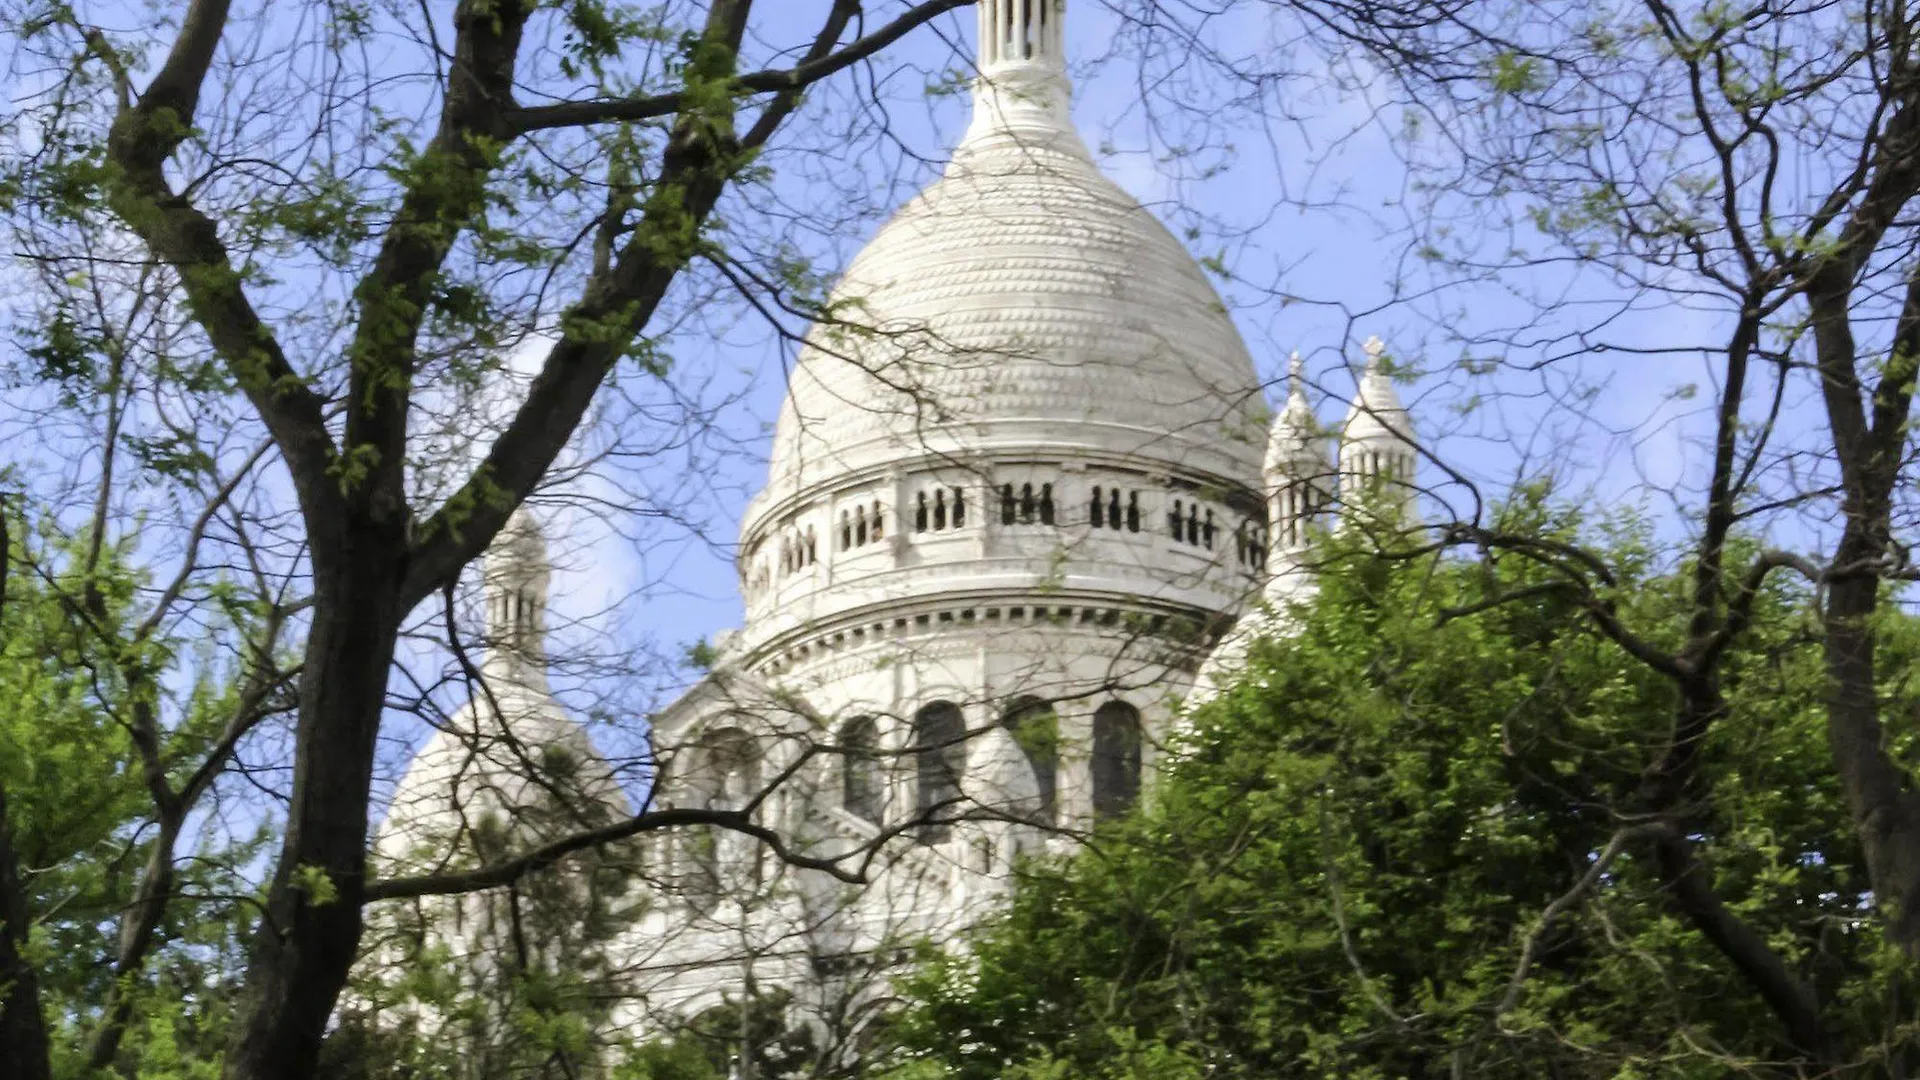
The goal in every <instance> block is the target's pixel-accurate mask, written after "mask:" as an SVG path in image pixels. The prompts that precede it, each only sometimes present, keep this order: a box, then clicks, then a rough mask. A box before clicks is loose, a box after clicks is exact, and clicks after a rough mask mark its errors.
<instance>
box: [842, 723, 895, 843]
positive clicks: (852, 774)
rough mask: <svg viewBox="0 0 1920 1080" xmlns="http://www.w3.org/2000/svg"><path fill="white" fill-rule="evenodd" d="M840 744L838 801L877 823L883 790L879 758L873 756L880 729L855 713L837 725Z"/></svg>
mask: <svg viewBox="0 0 1920 1080" xmlns="http://www.w3.org/2000/svg"><path fill="white" fill-rule="evenodd" d="M840 746H841V748H842V749H843V750H844V751H845V752H844V754H843V755H842V756H841V758H840V800H841V805H842V806H844V807H846V810H847V813H849V814H852V815H853V816H854V817H857V818H860V819H862V820H864V821H871V822H873V823H874V824H876V825H878V824H879V823H880V811H881V800H882V798H883V797H884V794H885V792H884V790H883V789H882V788H881V784H880V762H879V761H878V760H877V758H876V752H877V751H878V750H879V748H880V729H879V728H877V727H876V726H874V723H873V717H871V716H859V717H855V718H854V719H852V720H849V721H847V725H846V726H845V727H843V728H841V729H840Z"/></svg>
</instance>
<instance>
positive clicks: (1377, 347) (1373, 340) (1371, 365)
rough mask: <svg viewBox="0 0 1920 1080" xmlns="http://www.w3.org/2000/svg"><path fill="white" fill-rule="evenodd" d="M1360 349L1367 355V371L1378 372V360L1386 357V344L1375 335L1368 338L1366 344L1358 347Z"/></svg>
mask: <svg viewBox="0 0 1920 1080" xmlns="http://www.w3.org/2000/svg"><path fill="white" fill-rule="evenodd" d="M1360 349H1361V351H1362V352H1364V353H1366V354H1367V370H1368V371H1378V370H1380V359H1381V358H1382V357H1384V356H1386V355H1387V343H1386V342H1384V341H1381V340H1380V335H1379V334H1375V335H1373V336H1372V337H1370V338H1368V339H1367V343H1366V344H1365V345H1362V346H1360Z"/></svg>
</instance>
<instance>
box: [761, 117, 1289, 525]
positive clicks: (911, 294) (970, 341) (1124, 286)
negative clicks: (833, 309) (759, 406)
mask: <svg viewBox="0 0 1920 1080" xmlns="http://www.w3.org/2000/svg"><path fill="white" fill-rule="evenodd" d="M835 295H836V301H837V304H838V308H837V310H838V312H839V321H837V322H822V323H821V324H819V325H817V326H816V327H815V328H814V330H813V332H812V334H811V335H810V336H809V339H808V344H807V346H806V347H805V349H804V350H803V352H802V355H801V357H800V360H799V363H798V365H797V367H796V369H795V371H794V372H793V375H792V378H791V381H790V389H789V395H788V398H787V401H786V404H785V406H784V407H783V409H782V411H781V415H780V420H779V425H778V427H777V429H776V431H775V441H774V447H773V461H772V467H771V469H770V475H769V491H768V492H767V496H768V497H769V501H778V500H779V499H781V498H782V497H784V496H787V495H791V494H793V493H794V492H795V491H797V490H799V489H804V488H809V487H812V486H814V485H816V484H819V483H821V482H822V481H826V480H831V479H833V478H834V477H836V476H838V475H841V474H844V473H846V472H848V471H850V470H854V469H859V468H862V467H864V466H869V465H874V464H878V463H881V462H889V461H899V460H900V459H902V458H903V457H905V456H909V455H912V454H914V453H916V452H918V451H922V450H932V451H936V452H939V453H943V454H944V453H955V452H968V451H982V450H986V451H991V450H996V449H1005V448H1008V447H1010V446H1022V445H1027V444H1047V445H1052V446H1059V445H1060V444H1062V443H1065V444H1070V445H1071V444H1082V445H1087V446H1091V447H1098V448H1100V449H1102V450H1105V451H1108V452H1113V453H1120V454H1127V455H1144V456H1146V457H1147V458H1149V459H1153V460H1157V461H1159V462H1163V463H1168V464H1172V465H1175V466H1179V467H1183V468H1188V469H1197V470H1200V471H1205V472H1211V473H1214V474H1216V475H1220V476H1223V477H1226V478H1229V479H1232V480H1234V481H1236V482H1240V483H1246V484H1249V485H1253V484H1257V483H1258V477H1259V468H1260V456H1261V444H1262V442H1263V441H1264V435H1265V433H1264V431H1263V430H1262V425H1261V423H1260V419H1259V413H1260V407H1261V398H1260V394H1259V390H1258V384H1257V381H1256V378H1255V375H1254V370H1253V363H1252V360H1251V359H1250V358H1249V356H1248V355H1247V351H1246V347H1245V346H1244V345H1243V344H1242V343H1241V341H1240V337H1239V334H1238V333H1237V332H1236V331H1235V329H1234V327H1233V324H1232V322H1231V320H1229V319H1228V317H1227V315H1226V312H1225V310H1224V308H1223V306H1222V304H1221V301H1220V298H1219V296H1218V294H1216V293H1215V291H1214V289H1213V287H1212V286H1211V284H1209V283H1208V281H1207V280H1206V278H1205V276H1204V275H1203V273H1202V272H1201V269H1200V267H1199V266H1198V265H1197V263H1196V262H1195V261H1194V259H1193V257H1192V256H1191V255H1190V254H1188V253H1187V251H1186V250H1185V249H1184V248H1183V247H1182V246H1181V245H1180V243H1179V241H1177V240H1175V239H1174V237H1173V236H1172V235H1171V234H1170V233H1169V232H1168V231H1167V230H1166V228H1165V227H1164V226H1162V225H1161V224H1160V223H1159V222H1158V221H1157V220H1155V219H1154V218H1153V216H1152V215H1151V214H1149V213H1148V212H1147V211H1146V210H1144V209H1143V208H1141V207H1140V206H1139V204H1138V203H1136V202H1135V201H1134V200H1133V199H1131V198H1130V197H1128V196H1127V194H1126V193H1125V192H1123V191H1121V190H1120V188H1119V187H1117V186H1116V185H1115V184H1113V183H1112V182H1111V181H1109V180H1108V179H1106V178H1105V177H1104V176H1102V175H1101V174H1100V171H1099V169H1098V168H1097V167H1096V166H1095V165H1094V163H1093V161H1092V160H1091V159H1090V157H1089V156H1088V155H1087V154H1086V151H1085V149H1084V148H1083V147H1082V146H1081V144H1080V142H1079V140H1078V138H1076V137H1073V136H1072V135H1071V134H1070V133H1063V136H1062V137H1058V138H1043V139H1028V138H1021V137H1018V136H1016V135H1014V134H1013V133H1011V132H1008V131H1004V130H1001V131H988V132H985V133H981V134H980V135H978V136H977V137H975V138H971V139H969V140H968V142H967V143H965V144H963V145H962V146H961V148H960V149H959V150H958V151H957V152H956V154H955V158H954V161H953V163H952V164H951V166H950V167H949V168H948V170H947V172H946V174H945V175H944V176H943V177H942V178H941V179H940V180H938V181H936V182H935V183H934V184H933V185H932V186H931V187H929V188H927V189H926V190H925V191H924V192H922V193H921V194H920V195H919V196H918V197H916V198H915V199H914V200H913V201H912V202H910V203H908V204H907V205H906V206H905V207H904V208H903V209H901V210H900V211H899V212H898V213H897V214H895V215H894V217H893V218H892V220H890V221H889V222H887V224H886V225H885V226H884V227H883V228H882V229H881V230H880V232H879V234H878V235H876V236H875V237H874V238H873V241H872V242H871V243H869V244H868V245H867V247H866V248H865V250H863V251H862V252H861V253H860V255H859V256H858V257H857V258H856V259H855V260H854V261H853V263H852V265H851V266H849V267H848V269H847V273H846V277H845V280H844V281H843V282H842V284H841V286H840V287H839V289H838V290H837V292H836V294H835Z"/></svg>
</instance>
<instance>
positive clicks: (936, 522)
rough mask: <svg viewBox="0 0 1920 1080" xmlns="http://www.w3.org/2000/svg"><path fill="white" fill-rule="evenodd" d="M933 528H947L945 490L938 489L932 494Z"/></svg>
mask: <svg viewBox="0 0 1920 1080" xmlns="http://www.w3.org/2000/svg"><path fill="white" fill-rule="evenodd" d="M933 527H934V528H936V529H944V528H946V527H947V489H946V488H940V489H939V490H937V491H935V492H934V493H933Z"/></svg>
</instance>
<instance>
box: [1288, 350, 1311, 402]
mask: <svg viewBox="0 0 1920 1080" xmlns="http://www.w3.org/2000/svg"><path fill="white" fill-rule="evenodd" d="M1306 370H1307V362H1306V361H1305V360H1302V359H1300V350H1299V349H1295V350H1293V355H1292V356H1289V357H1287V396H1288V397H1289V398H1292V397H1298V396H1300V395H1303V394H1305V393H1306V392H1307V375H1306Z"/></svg>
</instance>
